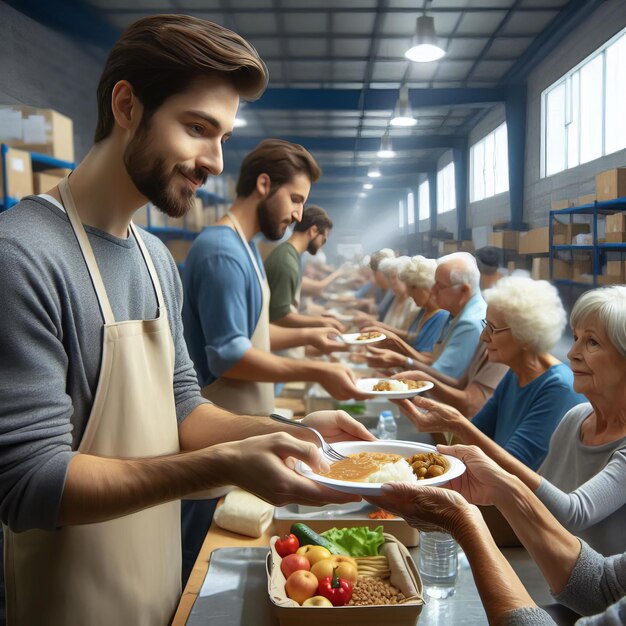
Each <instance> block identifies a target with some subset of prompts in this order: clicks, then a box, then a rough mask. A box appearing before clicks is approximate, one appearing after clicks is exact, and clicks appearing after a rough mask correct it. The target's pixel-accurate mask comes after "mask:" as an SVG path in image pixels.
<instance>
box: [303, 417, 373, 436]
mask: <svg viewBox="0 0 626 626" xmlns="http://www.w3.org/2000/svg"><path fill="white" fill-rule="evenodd" d="M302 421H303V422H304V423H305V424H307V425H308V426H313V428H315V429H316V430H319V432H320V433H322V435H323V436H324V439H326V441H330V442H334V441H375V440H376V437H374V435H372V433H370V431H369V430H367V428H365V426H363V424H361V423H360V422H357V421H356V420H355V419H354V418H352V417H350V415H348V414H347V413H346V412H345V411H315V412H314V413H309V414H308V415H307V416H306V417H305V418H304V419H303V420H302Z"/></svg>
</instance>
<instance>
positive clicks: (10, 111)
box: [0, 106, 74, 162]
mask: <svg viewBox="0 0 626 626" xmlns="http://www.w3.org/2000/svg"><path fill="white" fill-rule="evenodd" d="M16 112H19V113H20V114H21V120H20V121H21V124H19V126H18V127H17V128H14V130H13V131H12V132H11V135H13V138H7V139H6V142H7V143H9V145H11V146H14V147H18V148H21V149H23V150H28V151H29V152H41V153H42V154H47V155H49V156H52V157H55V158H56V159H62V160H63V161H71V162H73V161H74V124H73V122H72V120H71V118H69V117H67V116H66V115H61V113H58V112H57V111H53V110H52V109H37V108H34V107H27V106H11V107H3V108H2V116H1V117H2V118H3V119H4V118H5V117H6V116H8V115H15V114H16ZM16 119H17V118H16ZM4 127H5V125H2V128H3V130H2V131H0V135H5V136H6V135H7V133H8V132H9V129H8V128H6V129H5V128H4ZM0 139H2V140H5V138H4V137H2V136H0Z"/></svg>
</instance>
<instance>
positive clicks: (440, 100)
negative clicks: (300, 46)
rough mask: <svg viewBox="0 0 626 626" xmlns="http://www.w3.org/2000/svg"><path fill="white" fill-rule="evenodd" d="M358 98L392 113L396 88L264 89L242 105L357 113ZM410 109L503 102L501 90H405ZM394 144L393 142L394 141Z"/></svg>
mask: <svg viewBox="0 0 626 626" xmlns="http://www.w3.org/2000/svg"><path fill="white" fill-rule="evenodd" d="M361 98H364V101H365V110H366V111H393V108H394V107H395V105H396V101H397V99H398V90H397V89H365V90H362V89H281V88H275V89H268V90H267V91H266V92H265V93H264V94H263V97H262V98H261V99H260V100H257V101H255V102H250V103H248V104H247V105H246V109H248V110H252V111H254V110H256V111H263V110H277V111H289V110H295V111H359V110H360V108H361V106H360V105H361ZM409 99H410V101H411V106H412V107H414V108H417V109H419V108H420V107H428V108H430V107H442V106H447V107H457V106H458V107H487V106H492V105H493V104H496V103H498V102H504V101H505V99H506V89H505V88H503V87H467V88H450V89H409ZM394 141H395V139H394Z"/></svg>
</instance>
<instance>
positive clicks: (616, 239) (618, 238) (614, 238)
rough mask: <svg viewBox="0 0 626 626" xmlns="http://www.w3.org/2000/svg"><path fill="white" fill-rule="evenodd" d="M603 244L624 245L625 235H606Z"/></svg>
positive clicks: (625, 241)
mask: <svg viewBox="0 0 626 626" xmlns="http://www.w3.org/2000/svg"><path fill="white" fill-rule="evenodd" d="M604 240H605V243H626V233H607V234H606V237H605V238H604Z"/></svg>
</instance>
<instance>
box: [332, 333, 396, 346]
mask: <svg viewBox="0 0 626 626" xmlns="http://www.w3.org/2000/svg"><path fill="white" fill-rule="evenodd" d="M341 339H342V341H343V342H344V343H347V344H349V345H351V346H363V345H366V344H368V343H378V342H379V341H384V340H385V339H387V336H386V335H384V334H383V333H378V332H373V331H372V332H367V333H344V334H343V335H341Z"/></svg>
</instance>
